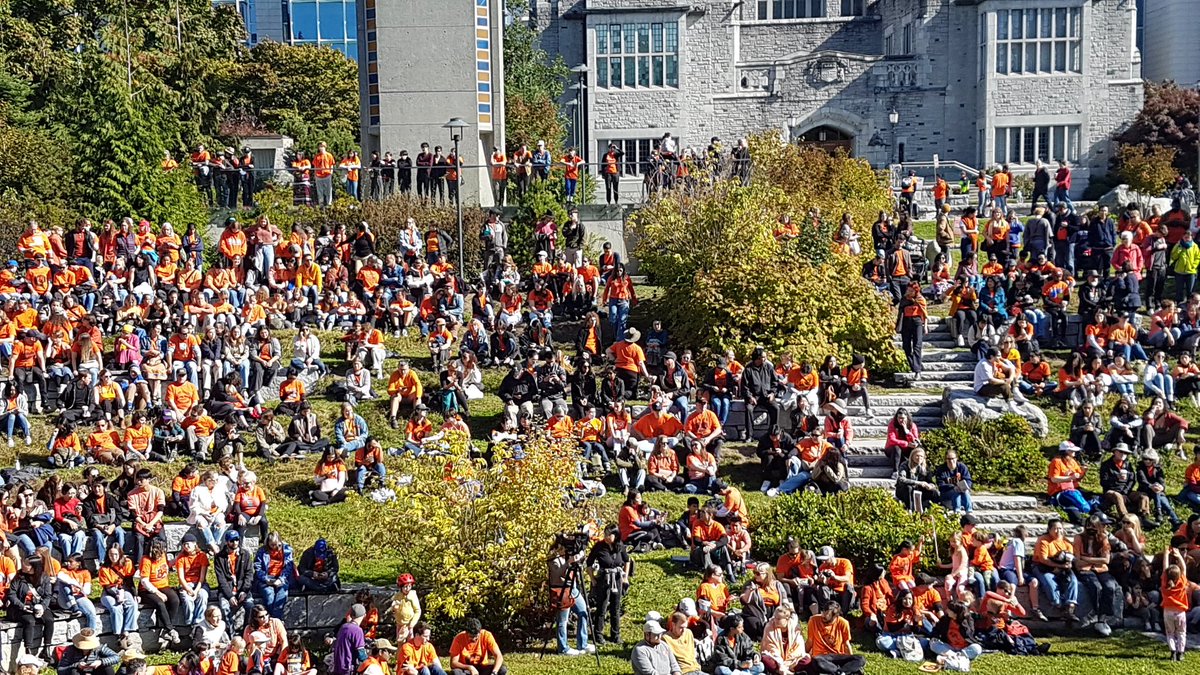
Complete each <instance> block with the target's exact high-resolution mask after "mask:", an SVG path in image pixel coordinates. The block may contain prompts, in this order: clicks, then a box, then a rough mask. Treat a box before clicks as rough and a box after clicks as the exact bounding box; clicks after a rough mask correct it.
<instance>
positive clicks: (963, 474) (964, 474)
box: [933, 462, 975, 495]
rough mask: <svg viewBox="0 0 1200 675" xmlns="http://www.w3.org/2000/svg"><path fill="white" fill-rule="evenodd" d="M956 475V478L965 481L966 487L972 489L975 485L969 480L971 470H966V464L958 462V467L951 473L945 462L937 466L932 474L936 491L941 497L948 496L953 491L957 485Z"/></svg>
mask: <svg viewBox="0 0 1200 675" xmlns="http://www.w3.org/2000/svg"><path fill="white" fill-rule="evenodd" d="M956 474H957V478H959V479H961V480H964V481H966V482H967V486H968V487H971V488H972V489H974V487H975V483H974V482H973V481H972V480H971V470H970V469H968V468H967V465H966V464H963V463H962V462H959V463H958V466H956V467H954V470H953V471H952V470H950V468H949V467H947V466H946V463H945V462H942V463H941V464H939V465H938V468H937V471H935V472H934V473H933V475H934V479H935V480H936V481H937V486H938V491H939V492H941V493H942V495H947V494H950V493H951V492H953V491H954V490H955V488H956V486H957V485H958V481H957V480H956Z"/></svg>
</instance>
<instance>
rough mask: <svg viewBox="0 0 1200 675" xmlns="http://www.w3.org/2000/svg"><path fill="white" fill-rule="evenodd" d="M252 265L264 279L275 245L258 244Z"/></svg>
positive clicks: (269, 269)
mask: <svg viewBox="0 0 1200 675" xmlns="http://www.w3.org/2000/svg"><path fill="white" fill-rule="evenodd" d="M254 266H255V267H256V268H257V269H258V274H259V276H258V278H259V279H266V278H267V277H268V276H269V275H270V274H271V268H272V267H274V266H275V247H274V246H259V247H258V250H256V251H255V252H254ZM243 381H244V380H243Z"/></svg>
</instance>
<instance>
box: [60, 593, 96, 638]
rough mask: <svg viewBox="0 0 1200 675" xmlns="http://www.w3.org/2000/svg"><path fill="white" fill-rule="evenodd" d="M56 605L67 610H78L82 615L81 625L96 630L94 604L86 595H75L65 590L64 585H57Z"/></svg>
mask: <svg viewBox="0 0 1200 675" xmlns="http://www.w3.org/2000/svg"><path fill="white" fill-rule="evenodd" d="M58 606H59V607H61V608H63V609H65V610H67V611H68V612H79V613H80V614H82V615H83V627H84V628H91V629H92V630H96V606H95V605H93V604H92V601H91V600H89V599H88V598H86V597H77V596H75V594H73V593H71V592H70V591H69V590H67V587H66V586H63V585H61V584H60V585H59V586H58Z"/></svg>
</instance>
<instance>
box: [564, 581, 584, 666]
mask: <svg viewBox="0 0 1200 675" xmlns="http://www.w3.org/2000/svg"><path fill="white" fill-rule="evenodd" d="M571 597H572V598H573V599H574V600H575V603H574V604H573V605H571V606H570V607H567V608H565V609H560V610H559V611H558V651H559V652H565V651H567V649H568V645H567V624H568V623H570V618H571V614H572V613H574V614H575V618H576V619H578V623H579V635H578V636H577V637H576V645H578V649H579V650H580V651H583V650H585V649H587V644H588V608H587V601H586V600H584V598H583V594H582V593H580V592H579V589H578V588H572V589H571Z"/></svg>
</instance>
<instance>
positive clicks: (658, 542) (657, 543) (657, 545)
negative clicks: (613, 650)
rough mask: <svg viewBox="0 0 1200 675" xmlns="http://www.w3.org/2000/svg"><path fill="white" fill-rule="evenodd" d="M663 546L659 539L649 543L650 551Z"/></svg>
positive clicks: (659, 549)
mask: <svg viewBox="0 0 1200 675" xmlns="http://www.w3.org/2000/svg"><path fill="white" fill-rule="evenodd" d="M664 548H666V546H663V544H662V542H661V541H656V542H654V543H653V544H650V550H651V551H661V550H663V549H664ZM614 642H620V640H614Z"/></svg>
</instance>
